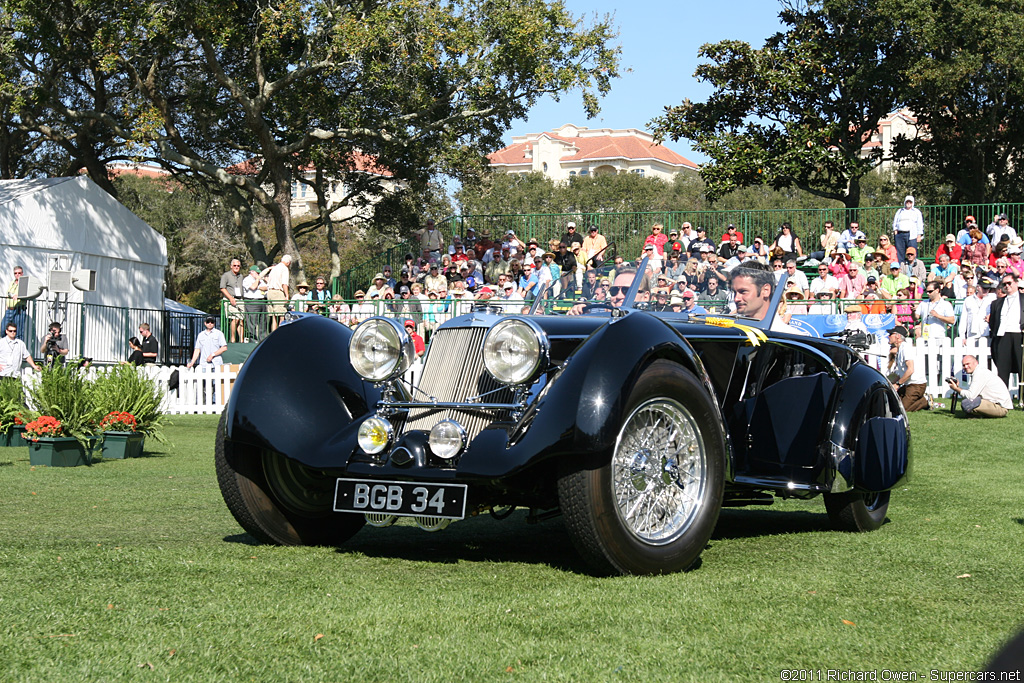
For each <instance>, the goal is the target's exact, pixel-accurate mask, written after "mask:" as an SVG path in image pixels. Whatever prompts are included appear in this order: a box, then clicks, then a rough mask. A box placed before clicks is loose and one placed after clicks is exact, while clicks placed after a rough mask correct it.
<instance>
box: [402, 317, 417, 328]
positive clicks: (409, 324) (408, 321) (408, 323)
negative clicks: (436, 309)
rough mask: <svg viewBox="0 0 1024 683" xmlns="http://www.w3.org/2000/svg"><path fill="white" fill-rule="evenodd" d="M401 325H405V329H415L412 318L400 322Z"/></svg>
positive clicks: (414, 322)
mask: <svg viewBox="0 0 1024 683" xmlns="http://www.w3.org/2000/svg"><path fill="white" fill-rule="evenodd" d="M402 324H403V325H405V326H406V327H416V321H415V320H413V319H412V318H406V319H405V320H403V321H402Z"/></svg>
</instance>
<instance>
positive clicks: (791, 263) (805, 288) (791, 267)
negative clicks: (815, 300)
mask: <svg viewBox="0 0 1024 683" xmlns="http://www.w3.org/2000/svg"><path fill="white" fill-rule="evenodd" d="M786 275H788V276H789V282H796V284H797V286H798V287H799V288H800V291H801V292H803V294H804V298H805V299H810V298H811V288H810V285H808V284H807V276H806V275H804V274H803V272H802V271H799V270H797V269H796V259H789V260H788V261H786ZM779 278H781V275H780V276H779V277H778V278H776V280H775V281H776V282H778V281H779Z"/></svg>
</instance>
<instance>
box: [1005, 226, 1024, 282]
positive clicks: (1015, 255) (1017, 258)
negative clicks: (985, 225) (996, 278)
mask: <svg viewBox="0 0 1024 683" xmlns="http://www.w3.org/2000/svg"><path fill="white" fill-rule="evenodd" d="M1022 244H1024V242H1022V240H1021V239H1020V238H1019V237H1018V238H1017V239H1015V240H1013V241H1011V242H1010V246H1009V247H1007V248H1006V258H1007V259H1008V261H1009V262H1008V263H1007V264H1006V269H1007V270H1008V271H1009V272H1011V273H1013V274H1014V275H1016V276H1017V279H1018V280H1019V279H1020V278H1022V277H1024V259H1022V258H1021V247H1022Z"/></svg>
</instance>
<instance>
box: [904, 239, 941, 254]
mask: <svg viewBox="0 0 1024 683" xmlns="http://www.w3.org/2000/svg"><path fill="white" fill-rule="evenodd" d="M946 241H947V242H950V241H951V240H946ZM907 253H908V254H914V255H917V249H914V247H907Z"/></svg>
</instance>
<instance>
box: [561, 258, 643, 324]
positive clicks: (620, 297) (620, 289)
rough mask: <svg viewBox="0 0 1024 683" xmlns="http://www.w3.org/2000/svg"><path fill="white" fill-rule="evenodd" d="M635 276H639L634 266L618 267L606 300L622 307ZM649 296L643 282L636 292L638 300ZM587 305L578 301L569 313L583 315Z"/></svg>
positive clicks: (613, 305)
mask: <svg viewBox="0 0 1024 683" xmlns="http://www.w3.org/2000/svg"><path fill="white" fill-rule="evenodd" d="M635 277H637V271H636V268H634V267H633V266H627V265H623V266H620V267H619V268H618V270H617V271H616V273H615V279H614V280H613V281H612V284H611V286H610V287H608V288H607V290H606V295H607V299H606V300H607V301H608V302H609V303H610V304H611V306H612V308H622V304H623V303H624V302H625V301H626V292H628V291H629V288H630V287H631V286H632V284H633V278H635ZM649 298H650V291H649V290H647V289H645V288H644V285H643V283H641V285H640V291H638V292H637V294H636V301H637V302H643V301H647V300H648V299H649ZM586 307H587V302H583V303H578V304H576V305H575V306H573V307H572V308H570V309H569V312H568V315H581V314H582V313H583V312H584V310H585V309H586Z"/></svg>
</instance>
